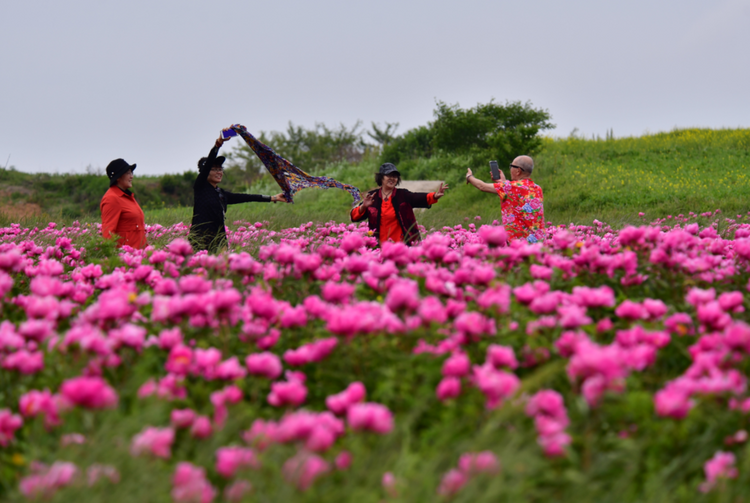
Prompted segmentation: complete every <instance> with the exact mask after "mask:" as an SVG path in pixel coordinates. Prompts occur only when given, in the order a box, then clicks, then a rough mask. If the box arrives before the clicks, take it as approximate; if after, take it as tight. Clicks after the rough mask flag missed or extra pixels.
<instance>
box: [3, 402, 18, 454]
mask: <svg viewBox="0 0 750 503" xmlns="http://www.w3.org/2000/svg"><path fill="white" fill-rule="evenodd" d="M21 426H23V419H22V418H21V416H19V415H18V414H13V412H11V411H10V410H9V409H0V446H2V447H7V446H8V444H10V442H11V440H13V439H14V438H15V434H16V430H18V429H19V428H21Z"/></svg>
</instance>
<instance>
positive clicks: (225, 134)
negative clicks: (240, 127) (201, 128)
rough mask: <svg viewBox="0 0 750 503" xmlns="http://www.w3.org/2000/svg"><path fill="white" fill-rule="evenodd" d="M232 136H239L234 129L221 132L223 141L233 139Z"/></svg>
mask: <svg viewBox="0 0 750 503" xmlns="http://www.w3.org/2000/svg"><path fill="white" fill-rule="evenodd" d="M232 136H237V131H235V130H234V129H226V130H225V129H222V130H221V137H222V138H223V139H225V140H226V139H227V138H231V137H232Z"/></svg>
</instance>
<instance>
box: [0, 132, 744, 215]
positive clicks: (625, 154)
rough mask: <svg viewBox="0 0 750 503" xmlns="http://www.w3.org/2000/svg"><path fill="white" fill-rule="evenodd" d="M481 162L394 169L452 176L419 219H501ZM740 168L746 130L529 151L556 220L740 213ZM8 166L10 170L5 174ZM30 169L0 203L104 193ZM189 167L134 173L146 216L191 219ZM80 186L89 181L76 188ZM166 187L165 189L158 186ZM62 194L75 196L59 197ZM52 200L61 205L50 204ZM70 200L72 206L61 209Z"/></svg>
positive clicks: (365, 164)
mask: <svg viewBox="0 0 750 503" xmlns="http://www.w3.org/2000/svg"><path fill="white" fill-rule="evenodd" d="M487 161H489V159H480V158H478V157H477V156H476V155H475V156H470V155H463V156H457V155H443V156H433V157H431V158H429V159H416V160H407V161H403V162H402V163H400V164H399V170H400V171H401V173H402V176H403V178H404V179H406V180H445V181H447V182H448V183H449V184H450V190H449V192H448V194H447V196H446V197H445V198H444V199H442V200H441V201H440V203H439V204H437V205H435V206H433V207H432V208H431V209H430V210H428V211H425V212H424V213H421V214H420V215H418V220H419V221H420V223H422V224H424V225H426V226H427V227H439V226H444V225H456V224H461V223H464V222H465V221H466V219H467V218H469V219H473V218H474V217H475V216H480V217H481V218H482V221H490V222H491V221H492V220H494V219H499V218H500V205H499V201H498V199H497V198H495V197H494V196H492V195H490V194H483V193H480V192H479V191H477V190H476V189H473V188H472V187H470V186H467V185H466V184H465V183H464V175H465V173H466V168H468V167H471V168H472V169H473V170H474V172H475V175H477V176H478V177H479V178H481V179H484V180H485V181H489V173H488V171H489V168H488V164H487ZM379 162H380V160H378V159H374V158H370V159H365V160H363V161H362V162H360V163H358V164H348V163H338V164H335V165H332V166H329V167H328V168H327V169H326V170H325V172H324V173H322V174H325V175H327V176H332V177H334V178H336V179H337V180H339V181H341V182H344V183H349V184H353V185H356V186H358V187H360V188H361V189H362V190H367V189H369V188H372V187H373V186H374V180H373V179H374V173H375V171H376V170H377V167H378V164H379ZM748 167H750V129H723V130H701V129H688V130H677V131H673V132H670V133H660V134H655V135H647V136H642V137H637V138H622V139H608V140H591V139H583V138H575V137H573V138H567V139H545V140H544V145H543V149H542V151H541V152H540V153H539V154H538V155H537V156H536V169H535V171H534V180H535V181H536V182H537V183H539V185H541V186H542V188H543V189H544V194H545V202H544V206H545V214H546V217H547V220H549V221H551V222H553V223H555V224H567V223H570V222H573V223H589V224H590V223H591V222H592V221H593V220H594V219H598V220H601V221H606V222H608V223H611V224H613V225H617V226H619V225H623V224H626V223H635V222H639V221H641V219H640V217H639V216H638V213H639V212H643V213H645V214H646V218H648V219H650V218H656V217H665V216H667V215H670V214H672V215H678V214H680V213H682V214H687V213H688V212H691V211H692V212H695V213H702V212H708V211H713V210H716V209H721V210H722V212H723V213H724V214H725V215H736V214H744V213H747V212H748V210H750V184H749V183H748V174H747V171H748ZM10 173H12V174H13V176H14V177H15V179H14V180H13V181H12V182H11V183H8V182H7V181H6V179H8V178H9V174H10ZM506 175H507V170H506ZM35 176H37V177H38V176H39V175H25V174H22V173H18V172H7V171H5V172H3V173H0V179H1V180H2V181H3V182H4V183H6V184H7V185H8V186H16V187H22V189H23V191H24V192H23V193H21V192H18V193H17V194H15V193H14V194H11V195H10V198H9V199H8V200H6V201H5V206H4V207H6V208H7V207H8V205H12V204H16V203H18V202H23V201H32V202H36V203H37V204H39V206H40V207H41V213H42V214H41V215H36V216H33V217H31V218H32V219H33V220H37V219H42V220H44V219H54V220H57V221H60V220H63V221H66V220H73V219H79V220H81V221H96V220H98V218H99V215H98V211H97V209H98V198H99V197H100V196H98V195H97V194H98V192H96V191H95V190H93V187H94V186H95V185H96V183H98V182H99V181H101V182H102V183H101V185H102V188H101V190H100V192H101V193H102V194H103V193H104V191H105V190H106V181H105V180H103V179H102V180H99V179H97V178H96V177H94V176H93V175H45V176H46V177H47V179H45V180H39V179H33V177H35ZM192 176H193V175H192V174H190V173H186V174H184V175H167V177H171V178H169V180H166V181H165V177H141V178H137V179H136V185H135V191H136V195H137V197H139V198H141V199H144V198H145V199H147V201H146V204H143V206H144V208H145V209H146V210H147V212H146V219H147V222H149V223H161V224H162V225H168V224H172V223H176V222H180V221H182V222H185V221H188V220H189V219H190V215H191V208H190V207H189V206H179V204H180V203H182V204H185V202H184V201H185V194H184V192H185V191H186V190H189V189H186V188H185V185H188V186H189V181H190V180H192ZM55 177H58V178H57V179H55ZM75 177H78V178H75ZM172 178H174V179H172ZM188 179H189V180H188ZM76 181H79V182H80V183H78V184H76ZM56 182H57V183H56ZM80 187H91V188H89V189H88V190H86V191H85V192H84V191H81V190H78V192H76V190H77V189H79V188H80ZM165 187H166V189H167V190H171V191H172V192H171V193H169V192H167V191H165ZM5 190H6V191H7V190H8V189H7V188H6V189H5ZM278 190H279V189H278V186H276V185H275V183H274V182H273V180H271V179H270V177H269V176H268V175H266V176H265V178H262V179H261V180H260V181H259V182H257V183H256V184H255V185H253V186H252V187H251V188H250V192H253V193H261V194H273V193H276V192H278ZM68 193H72V194H73V195H71V196H69V197H68V198H67V199H66V194H68ZM154 194H156V195H154ZM189 196H191V194H190V195H189ZM60 201H65V204H67V205H68V206H63V207H60V206H59V204H57V205H56V203H60ZM71 204H72V205H74V209H75V211H73V210H71V209H70V208H69V209H67V210H66V209H65V208H66V207H69V206H70V205H71ZM350 207H351V197H350V196H349V194H347V193H345V192H343V191H339V190H326V191H323V190H315V189H310V190H305V191H303V192H301V193H299V194H298V195H297V196H296V197H295V204H293V205H282V204H245V205H238V206H234V207H230V209H229V211H228V213H227V220H228V222H229V223H230V225H231V222H233V221H237V220H242V221H247V220H250V221H256V220H268V221H269V222H270V223H271V225H272V226H273V227H275V228H282V227H288V226H296V225H299V224H301V223H304V222H307V221H311V220H312V221H327V220H337V221H346V220H347V219H348V211H349V209H350ZM0 219H1V220H2V221H4V222H5V223H8V222H10V221H15V220H13V218H12V217H10V216H8V214H7V212H6V214H5V215H2V214H0ZM16 220H22V219H21V218H17V219H16Z"/></svg>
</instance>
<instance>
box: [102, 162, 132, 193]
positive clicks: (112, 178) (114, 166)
mask: <svg viewBox="0 0 750 503" xmlns="http://www.w3.org/2000/svg"><path fill="white" fill-rule="evenodd" d="M128 170H130V171H135V164H133V165H130V164H128V163H127V162H125V160H124V159H115V160H114V161H112V162H110V163H109V164H108V165H107V178H109V186H110V187H112V186H113V185H114V184H116V183H117V180H119V178H120V177H121V176H122V175H124V174H125V173H126V172H127V171H128Z"/></svg>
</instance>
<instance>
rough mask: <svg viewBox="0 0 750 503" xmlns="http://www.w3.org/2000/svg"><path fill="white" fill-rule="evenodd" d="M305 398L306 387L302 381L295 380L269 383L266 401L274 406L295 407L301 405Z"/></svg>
mask: <svg viewBox="0 0 750 503" xmlns="http://www.w3.org/2000/svg"><path fill="white" fill-rule="evenodd" d="M306 398H307V387H305V385H304V383H303V382H300V381H297V380H292V381H287V382H275V383H273V384H271V393H269V395H268V403H270V404H271V405H273V406H274V407H284V406H286V405H291V406H294V407H297V406H299V405H302V403H304V401H305V399H306Z"/></svg>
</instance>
